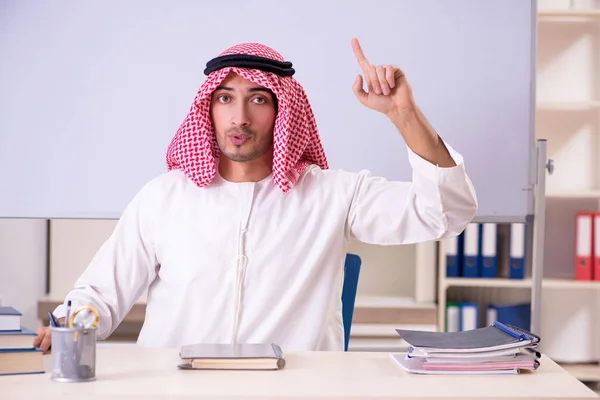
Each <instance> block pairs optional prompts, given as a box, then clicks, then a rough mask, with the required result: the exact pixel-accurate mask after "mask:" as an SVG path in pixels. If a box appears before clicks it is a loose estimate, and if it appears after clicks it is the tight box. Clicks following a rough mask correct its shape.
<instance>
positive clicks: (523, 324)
mask: <svg viewBox="0 0 600 400" xmlns="http://www.w3.org/2000/svg"><path fill="white" fill-rule="evenodd" d="M482 311H485V315H481V313H480V306H479V304H478V303H469V302H448V303H446V318H445V320H446V326H445V331H446V332H462V331H468V330H472V329H477V328H481V327H484V326H489V325H492V324H493V323H494V321H499V322H501V323H503V324H506V325H512V326H516V327H517V328H520V329H524V330H528V329H530V326H531V303H509V304H488V305H487V306H486V307H485V310H482ZM481 317H483V318H481ZM482 319H483V321H482Z"/></svg>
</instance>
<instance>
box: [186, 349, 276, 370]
mask: <svg viewBox="0 0 600 400" xmlns="http://www.w3.org/2000/svg"><path fill="white" fill-rule="evenodd" d="M179 356H180V358H181V360H182V361H183V363H182V364H180V365H178V367H179V368H180V369H196V370H201V369H225V370H278V369H283V368H284V367H285V358H284V356H283V352H282V351H281V348H280V347H279V346H278V345H277V344H274V343H242V344H211V343H199V344H189V345H184V346H181V350H180V352H179Z"/></svg>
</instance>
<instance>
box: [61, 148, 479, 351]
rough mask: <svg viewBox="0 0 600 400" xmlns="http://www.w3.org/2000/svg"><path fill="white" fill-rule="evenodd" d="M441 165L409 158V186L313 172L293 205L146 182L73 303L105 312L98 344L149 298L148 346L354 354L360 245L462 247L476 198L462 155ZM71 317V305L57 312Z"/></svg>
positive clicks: (143, 340) (265, 185) (257, 189)
mask: <svg viewBox="0 0 600 400" xmlns="http://www.w3.org/2000/svg"><path fill="white" fill-rule="evenodd" d="M448 148H449V151H450V153H451V156H452V158H453V159H454V161H455V162H456V164H457V166H455V167H451V168H440V167H437V166H435V165H433V164H431V163H429V162H427V161H425V160H424V159H422V158H421V157H419V156H418V155H416V154H415V153H413V152H412V151H411V150H410V149H408V157H409V162H410V164H411V166H412V168H413V179H412V181H411V182H394V181H388V180H386V179H382V178H380V177H374V176H371V174H370V173H369V172H368V171H361V172H359V173H355V172H346V171H341V170H332V169H330V170H322V169H320V168H318V167H316V166H312V167H310V168H309V169H308V170H307V171H306V172H305V173H304V174H303V175H302V176H301V177H300V178H299V180H298V182H297V184H296V185H295V186H294V187H293V188H292V189H291V190H290V191H289V192H288V193H287V194H284V193H283V192H282V191H281V190H280V189H279V187H278V186H276V185H275V184H274V183H273V182H272V180H271V179H272V177H271V176H269V177H267V178H265V179H263V180H262V181H259V182H245V183H232V182H228V181H225V180H224V179H223V178H222V177H220V176H219V175H218V174H217V177H216V178H215V180H214V181H213V182H212V183H211V184H210V185H208V186H207V187H204V188H199V187H198V186H196V185H195V184H194V183H193V182H192V181H191V180H189V179H188V178H187V177H186V175H185V174H184V173H183V172H181V171H177V170H174V171H170V172H167V173H164V174H162V175H160V176H158V177H156V178H155V179H153V180H152V181H150V182H149V183H148V184H146V185H145V186H144V187H143V188H142V189H141V190H140V192H139V193H138V194H137V195H136V197H135V198H134V199H133V200H132V202H131V203H130V204H129V205H128V206H127V208H126V209H125V211H124V213H123V214H122V216H121V218H120V220H119V221H118V223H117V225H116V228H115V230H114V232H113V233H112V235H111V236H110V237H109V239H108V240H107V241H106V242H105V243H104V244H103V245H102V246H101V248H100V249H99V251H98V252H97V253H96V255H95V256H94V258H93V260H92V261H91V263H90V265H88V267H87V268H86V270H85V271H84V272H83V274H82V275H81V277H80V278H79V279H78V280H77V281H76V283H75V285H74V288H73V290H72V291H70V293H68V295H67V299H69V300H71V301H72V309H75V308H76V307H78V306H79V305H83V304H91V305H93V306H95V307H96V308H97V309H98V311H99V312H100V323H99V326H98V337H99V339H103V338H106V337H107V336H108V335H109V334H110V333H112V331H113V330H114V329H115V328H116V327H117V326H118V325H119V323H120V322H121V321H122V320H123V318H124V317H125V315H126V314H127V313H128V312H129V310H130V309H131V307H132V306H133V305H134V303H135V302H136V301H137V300H138V299H139V298H140V296H141V295H142V294H143V293H144V292H145V291H146V290H148V291H147V303H146V304H147V305H146V317H145V321H144V324H143V327H142V330H141V332H140V335H139V337H138V344H139V345H142V346H155V347H179V346H181V345H183V344H191V343H234V342H235V343H265V342H272V343H277V344H279V345H280V346H281V347H282V349H283V350H343V349H344V327H343V321H342V304H341V294H342V284H343V275H344V261H345V257H346V253H347V250H348V244H349V243H350V241H352V240H358V241H361V242H365V243H372V244H377V245H403V244H409V243H416V242H424V241H431V240H438V239H443V238H446V237H450V236H455V235H458V234H459V233H460V232H462V231H463V229H464V228H465V227H466V225H467V224H468V223H469V222H470V221H471V220H472V218H473V217H474V215H475V212H476V210H477V199H476V194H475V191H474V188H473V185H472V183H471V181H470V180H469V178H468V176H467V173H466V171H465V166H464V163H463V159H462V157H461V155H460V154H458V153H457V152H456V151H454V150H453V149H452V148H451V147H450V146H448ZM55 314H56V316H57V317H58V318H60V317H63V316H64V315H65V307H64V305H61V306H59V307H58V308H57V309H56V310H55Z"/></svg>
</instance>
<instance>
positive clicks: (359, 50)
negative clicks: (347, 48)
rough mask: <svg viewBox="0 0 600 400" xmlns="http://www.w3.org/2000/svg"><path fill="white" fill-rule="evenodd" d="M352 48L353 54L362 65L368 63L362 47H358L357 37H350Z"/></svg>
mask: <svg viewBox="0 0 600 400" xmlns="http://www.w3.org/2000/svg"><path fill="white" fill-rule="evenodd" d="M352 50H354V56H355V57H356V60H357V61H358V63H359V64H360V65H361V66H362V67H364V66H365V64H368V63H369V61H368V60H367V57H365V54H364V53H363V51H362V48H361V47H360V43H359V42H358V39H357V38H352Z"/></svg>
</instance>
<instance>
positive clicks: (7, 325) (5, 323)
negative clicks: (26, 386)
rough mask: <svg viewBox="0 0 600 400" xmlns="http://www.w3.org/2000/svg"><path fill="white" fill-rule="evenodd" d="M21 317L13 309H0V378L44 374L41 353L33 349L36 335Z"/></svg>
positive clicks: (39, 350)
mask: <svg viewBox="0 0 600 400" xmlns="http://www.w3.org/2000/svg"><path fill="white" fill-rule="evenodd" d="M21 317H22V314H21V313H20V312H19V311H18V310H16V309H15V308H14V307H0V376H2V375H20V374H38V373H44V365H43V359H42V354H43V352H42V350H41V349H38V348H36V347H33V339H34V337H35V335H36V333H35V332H34V331H32V330H30V329H27V328H25V327H23V326H22V325H21Z"/></svg>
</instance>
